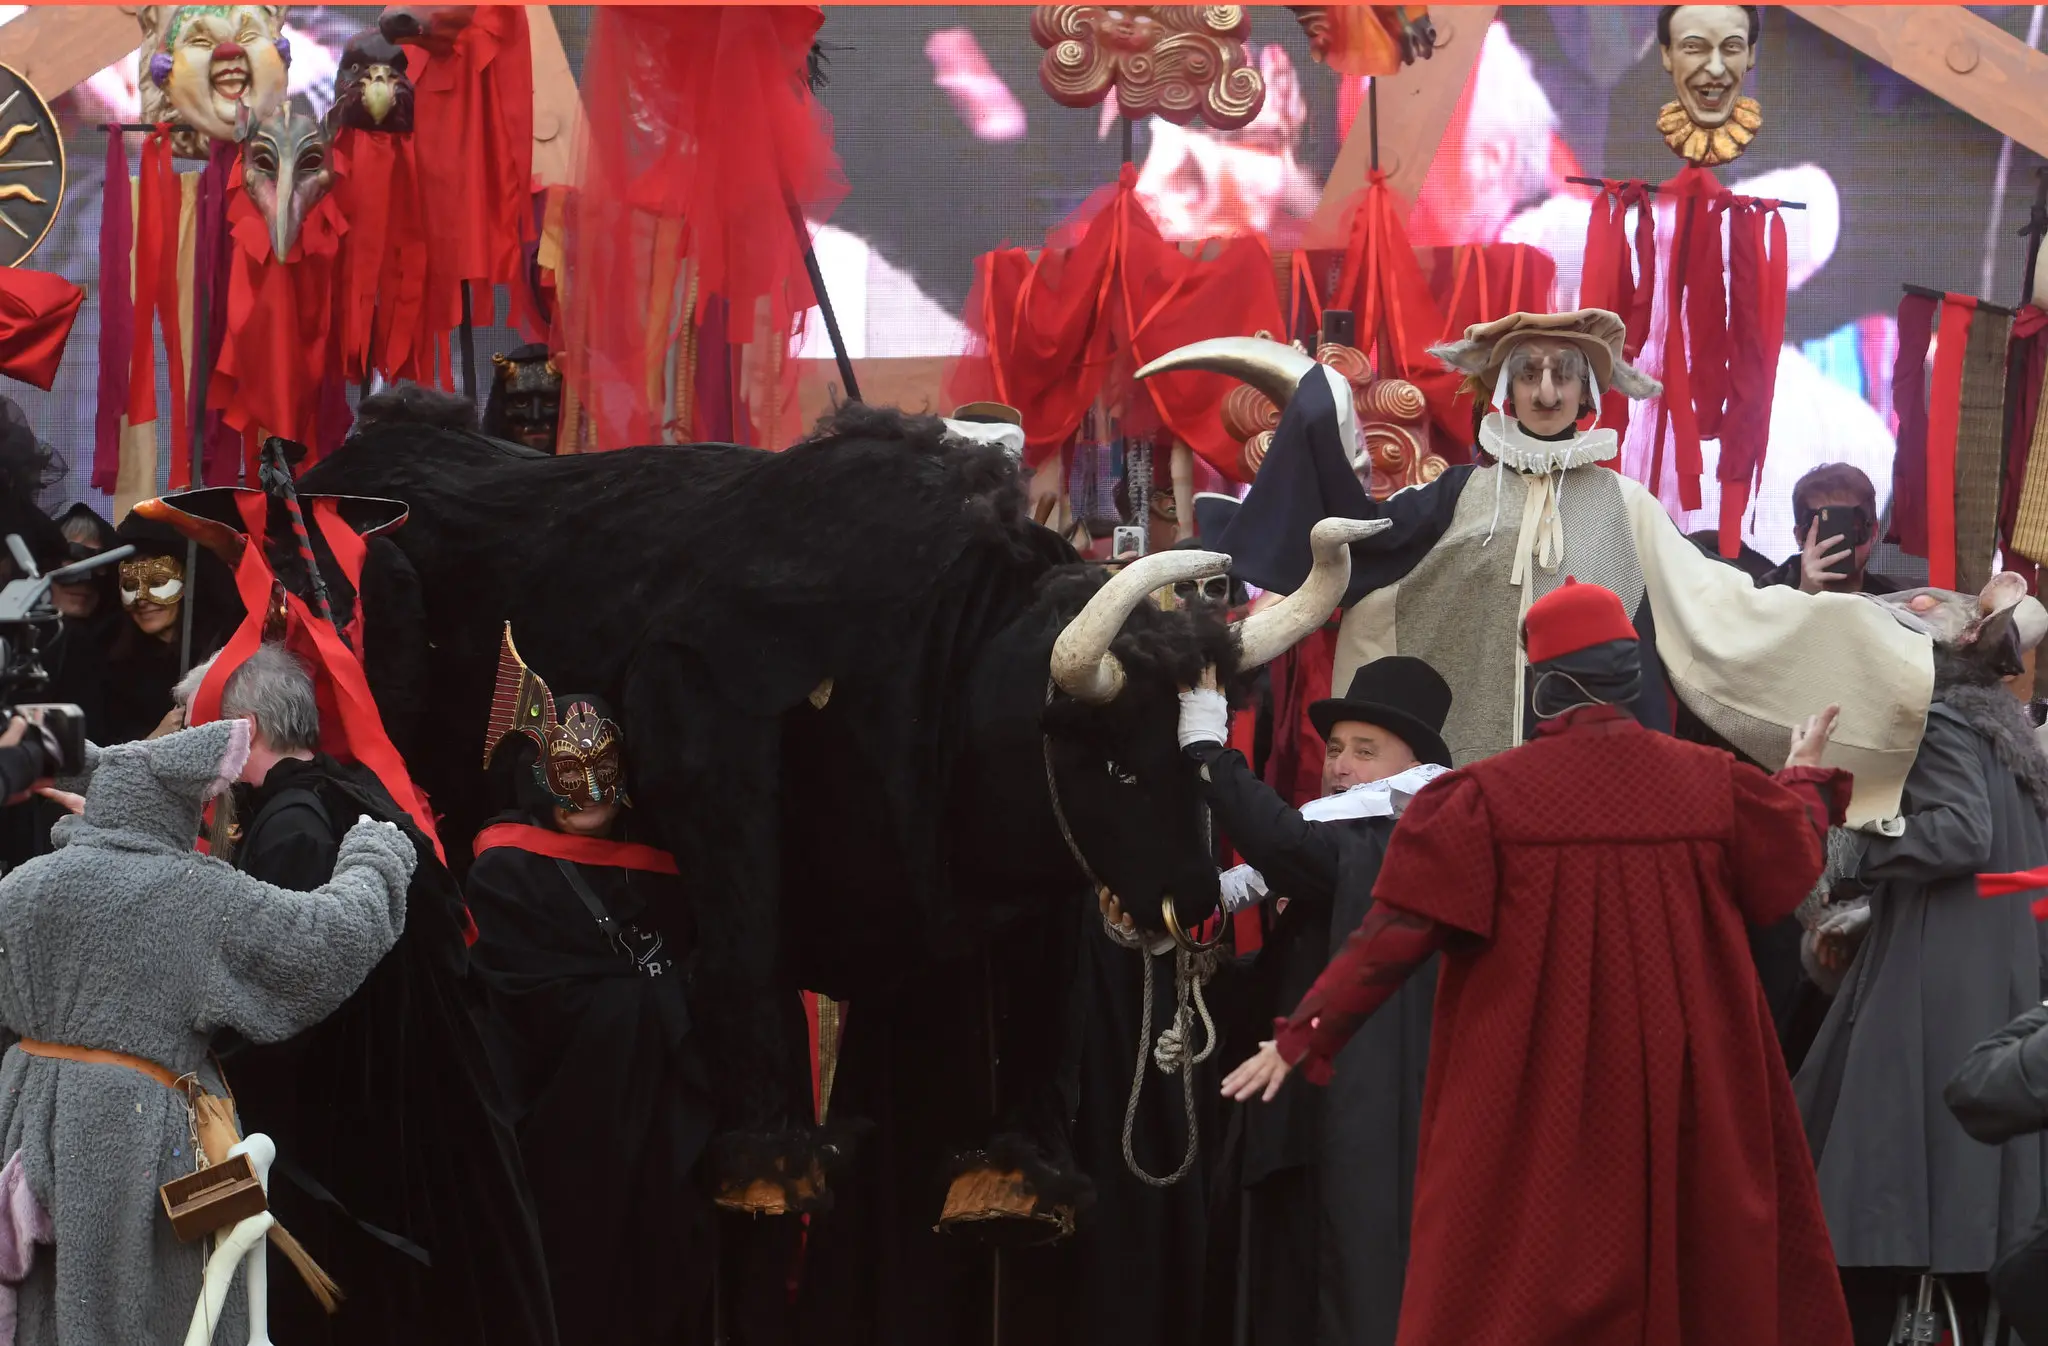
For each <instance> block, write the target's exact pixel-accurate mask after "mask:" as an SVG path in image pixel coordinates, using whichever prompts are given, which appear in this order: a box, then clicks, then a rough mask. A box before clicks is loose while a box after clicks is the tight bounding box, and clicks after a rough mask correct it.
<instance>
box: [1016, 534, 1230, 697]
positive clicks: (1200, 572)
mask: <svg viewBox="0 0 2048 1346" xmlns="http://www.w3.org/2000/svg"><path fill="white" fill-rule="evenodd" d="M1229 570H1230V558H1229V557H1228V556H1225V555H1223V554H1222V553H1220V552H1213V551H1162V552H1154V553H1152V555H1150V556H1145V557H1140V558H1139V559H1138V560H1135V561H1133V562H1131V563H1130V564H1129V565H1127V566H1125V567H1124V568H1123V569H1122V570H1119V571H1118V572H1117V573H1116V574H1114V575H1112V576H1110V578H1109V582H1108V583H1107V584H1105V585H1103V586H1102V587H1101V588H1100V589H1097V590H1096V591H1095V596H1094V597H1093V598H1091V599H1089V600H1088V606H1087V607H1084V608H1082V609H1081V610H1080V611H1079V612H1077V613H1075V614H1074V619H1073V620H1072V621H1070V622H1068V623H1067V627H1066V630H1064V631H1062V632H1060V638H1059V639H1058V640H1056V641H1054V642H1053V646H1052V680H1053V683H1054V685H1055V686H1057V687H1058V688H1059V689H1060V690H1061V691H1063V692H1065V693H1066V694H1067V695H1068V696H1071V697H1073V698H1074V699H1075V700H1076V701H1087V702H1090V703H1092V704H1094V705H1098V706H1100V705H1106V704H1108V703H1109V702H1111V701H1114V700H1116V697H1117V693H1119V692H1121V691H1123V689H1124V666H1123V664H1122V663H1120V662H1119V661H1118V660H1117V657H1116V656H1115V655H1113V654H1111V653H1110V652H1109V642H1110V641H1112V640H1115V639H1116V634H1117V632H1119V631H1121V630H1123V629H1124V619H1125V618H1126V617H1129V616H1130V615H1131V611H1132V610H1133V609H1134V608H1136V607H1137V606H1138V604H1140V603H1142V602H1144V601H1145V597H1146V595H1148V594H1150V593H1152V592H1153V591H1155V590H1158V589H1164V588H1167V587H1169V586H1170V585H1175V584H1179V583H1180V582H1181V581H1183V580H1197V579H1204V578H1206V577H1208V576H1210V575H1222V574H1227V573H1229Z"/></svg>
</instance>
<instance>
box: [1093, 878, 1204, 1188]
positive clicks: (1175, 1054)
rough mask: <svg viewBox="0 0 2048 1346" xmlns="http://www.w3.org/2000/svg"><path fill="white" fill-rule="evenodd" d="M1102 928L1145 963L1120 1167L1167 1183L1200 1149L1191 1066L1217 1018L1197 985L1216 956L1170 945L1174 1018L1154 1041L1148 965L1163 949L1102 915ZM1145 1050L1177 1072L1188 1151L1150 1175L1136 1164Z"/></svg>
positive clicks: (1164, 1068) (1156, 1183) (1188, 1167)
mask: <svg viewBox="0 0 2048 1346" xmlns="http://www.w3.org/2000/svg"><path fill="white" fill-rule="evenodd" d="M1102 928H1103V930H1104V931H1105V932H1106V933H1107V934H1108V935H1109V937H1110V939H1111V940H1112V941H1114V942H1115V943H1117V944H1121V945H1123V947H1125V948H1127V949H1130V950H1132V951H1134V952H1135V953H1136V954H1137V955H1138V959H1139V962H1140V964H1141V966H1142V967H1143V968H1144V993H1143V994H1144V1000H1143V1003H1142V1005H1141V1007H1140V1009H1139V1012H1138V1061H1137V1065H1136V1066H1135V1067H1134V1068H1133V1070H1132V1073H1131V1096H1130V1099H1129V1100H1128V1101H1127V1102H1126V1103H1125V1104H1124V1137H1123V1139H1124V1167H1126V1168H1128V1169H1130V1171H1131V1174H1132V1176H1133V1177H1135V1178H1137V1179H1138V1181H1140V1182H1142V1183H1145V1184H1146V1185H1148V1186H1151V1187H1171V1186H1173V1185H1174V1184H1175V1183H1177V1182H1179V1181H1180V1180H1181V1179H1182V1178H1185V1177H1186V1176H1187V1175H1188V1174H1189V1172H1190V1171H1192V1170H1193V1169H1194V1166H1195V1158H1196V1156H1197V1155H1198V1154H1199V1153H1200V1150H1201V1128H1200V1125H1199V1123H1198V1122H1197V1120H1196V1117H1195V1067H1196V1066H1199V1065H1200V1064H1202V1062H1204V1061H1206V1060H1208V1059H1209V1055H1210V1053H1211V1052H1214V1051H1215V1050H1216V1021H1215V1020H1214V1019H1212V1018H1211V1017H1210V1016H1209V1002H1208V1001H1207V999H1206V998H1204V996H1203V994H1202V988H1203V986H1205V985H1206V984H1207V983H1208V980H1209V978H1211V977H1213V976H1215V975H1216V964H1217V958H1218V955H1217V954H1216V952H1215V951H1214V950H1209V951H1205V952H1201V953H1194V952H1190V951H1189V950H1186V949H1175V950H1174V976H1173V980H1174V996H1173V1022H1172V1023H1171V1024H1169V1025H1168V1026H1167V1027H1166V1028H1165V1029H1164V1030H1163V1031H1161V1032H1160V1034H1159V1037H1158V1039H1157V1040H1156V1041H1155V1040H1154V1039H1153V1037H1152V1003H1153V993H1154V988H1153V972H1152V964H1153V963H1154V962H1155V961H1156V960H1157V959H1158V958H1160V957H1163V956H1164V951H1163V950H1162V951H1160V952H1158V953H1155V952H1154V951H1153V950H1152V949H1150V948H1148V947H1146V944H1145V940H1144V938H1143V937H1142V936H1140V935H1138V934H1137V933H1136V932H1134V931H1130V930H1125V929H1124V928H1123V927H1121V926H1119V925H1117V924H1116V923H1115V922H1113V921H1111V920H1110V919H1109V917H1108V916H1107V915H1105V916H1104V917H1103V919H1102ZM1169 947H1171V946H1170V944H1169ZM1197 1018H1199V1019H1200V1020H1201V1023H1202V1049H1201V1050H1200V1051H1198V1052H1195V1053H1193V1054H1192V1055H1190V1054H1189V1043H1188V1039H1189V1035H1190V1033H1191V1031H1192V1030H1193V1028H1194V1021H1195V1020H1196V1019H1197ZM1148 1055H1149V1056H1150V1057H1151V1064H1152V1065H1154V1066H1156V1067H1157V1068H1158V1070H1159V1073H1160V1074H1162V1075H1169V1076H1170V1075H1179V1076H1180V1085H1181V1099H1182V1103H1183V1106H1184V1110H1185V1114H1186V1123H1187V1136H1188V1145H1187V1153H1186V1154H1184V1155H1182V1156H1181V1161H1180V1167H1179V1168H1177V1169H1175V1170H1174V1171H1173V1172H1171V1173H1169V1174H1167V1175H1166V1176H1165V1177H1163V1178H1160V1177H1154V1176H1153V1175H1152V1174H1150V1173H1147V1172H1146V1171H1145V1170H1144V1168H1143V1166H1142V1165H1140V1164H1139V1163H1138V1156H1137V1151H1136V1148H1135V1139H1134V1138H1135V1135H1136V1132H1137V1127H1138V1100H1139V1099H1140V1098H1142V1097H1143V1096H1144V1092H1145V1067H1146V1057H1147V1056H1148Z"/></svg>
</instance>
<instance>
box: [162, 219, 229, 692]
mask: <svg viewBox="0 0 2048 1346" xmlns="http://www.w3.org/2000/svg"><path fill="white" fill-rule="evenodd" d="M193 227H194V228H195V230H196V229H197V227H198V221H197V219H196V218H195V219H194V221H193ZM213 245H214V240H212V239H211V238H195V239H194V240H193V246H194V247H195V248H211V247H213ZM198 273H199V269H198V266H197V264H196V254H195V264H194V266H193V274H194V275H195V276H196V275H198ZM223 280H224V277H222V276H221V275H220V274H219V273H218V272H215V273H214V275H213V282H214V284H216V285H219V284H221V283H222V282H223ZM212 325H213V296H212V295H211V294H195V295H193V296H192V373H193V375H194V377H193V379H192V382H193V384H195V385H197V386H195V387H194V388H193V390H192V485H193V487H194V488H195V489H196V488H198V487H202V486H204V485H206V385H207V382H208V378H207V375H208V374H210V373H211V372H212V370H213V353H212V351H211V350H209V349H208V347H209V346H210V345H211V343H212V339H213V334H212V332H211V331H210V330H209V329H210V328H211V327H212ZM183 372H184V371H182V370H176V369H174V370H172V371H171V377H172V378H177V377H179V376H180V375H181V374H182V373H183ZM198 579H199V543H198V542H197V541H196V540H194V539H192V538H187V539H186V540H185V602H184V607H183V611H181V612H180V613H179V614H178V616H179V626H180V628H181V630H180V633H179V637H178V676H179V677H183V676H184V675H185V674H186V673H188V672H190V671H191V669H192V622H193V616H192V612H193V609H194V608H195V607H196V606H197V602H196V600H197V598H198V596H199V588H198Z"/></svg>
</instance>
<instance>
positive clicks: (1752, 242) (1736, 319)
mask: <svg viewBox="0 0 2048 1346" xmlns="http://www.w3.org/2000/svg"><path fill="white" fill-rule="evenodd" d="M1716 209H1717V210H1725V211H1726V213H1727V214H1728V218H1729V227H1728V236H1729V256H1728V268H1729V284H1728V294H1729V315H1728V337H1729V341H1728V351H1729V355H1728V404H1727V409H1726V412H1725V414H1724V416H1723V419H1722V424H1721V458H1720V462H1719V464H1718V467H1717V469H1716V472H1715V476H1716V477H1717V478H1718V479H1719V481H1720V485H1721V509H1720V520H1719V526H1720V540H1721V555H1723V556H1724V557H1728V558H1729V559H1731V560H1732V559H1733V558H1734V557H1736V556H1737V555H1739V554H1740V553H1741V549H1742V516H1743V514H1744V513H1745V512H1746V511H1747V510H1748V508H1749V501H1750V497H1751V493H1752V492H1753V491H1754V489H1755V488H1756V485H1757V483H1758V482H1759V481H1760V480H1761V479H1762V476H1763V465H1764V454H1765V451H1766V450H1767V449H1768V447H1769V444H1770V435H1771V401H1772V396H1773V394H1774V392H1775V391H1776V387H1777V370H1778V352H1779V350H1780V349H1781V348H1782V347H1783V346H1784V344H1785V287H1786V281H1787V265H1786V255H1785V222H1784V219H1783V217H1782V215H1781V214H1780V213H1779V210H1778V203H1777V202H1775V201H1755V200H1750V199H1748V198H1746V197H1735V196H1724V197H1723V198H1721V200H1720V201H1718V202H1717V203H1716ZM1767 225H1768V231H1767V227H1766V226H1767ZM1767 232H1768V237H1769V240H1770V247H1769V248H1768V249H1766V247H1765V238H1766V233H1767Z"/></svg>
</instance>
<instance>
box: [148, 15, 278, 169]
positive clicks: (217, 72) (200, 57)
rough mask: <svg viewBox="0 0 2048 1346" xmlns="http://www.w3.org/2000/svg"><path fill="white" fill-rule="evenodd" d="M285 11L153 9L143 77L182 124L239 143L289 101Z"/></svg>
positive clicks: (214, 136)
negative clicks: (286, 97) (286, 99)
mask: <svg viewBox="0 0 2048 1346" xmlns="http://www.w3.org/2000/svg"><path fill="white" fill-rule="evenodd" d="M284 10H285V7H284V6H283V5H176V6H150V7H147V8H145V9H144V10H142V11H141V12H140V13H139V14H138V18H140V19H141V21H142V25H143V35H144V42H143V54H144V59H145V61H146V66H145V70H144V77H145V79H146V81H147V82H148V83H149V84H151V85H153V86H154V87H155V88H156V89H157V90H159V91H161V93H162V94H163V96H164V97H165V99H166V100H167V101H168V102H169V103H170V107H171V111H172V112H173V114H174V119H175V120H176V121H178V122H180V123H182V124H183V125H185V126H188V127H191V128H193V129H194V130H197V131H200V132H202V133H203V134H205V135H208V136H211V137H212V138H213V139H215V140H227V141H237V140H240V139H242V138H243V137H244V136H245V135H246V134H247V133H248V131H249V128H250V127H252V126H254V125H256V124H257V123H259V122H261V121H263V120H264V119H265V118H266V117H268V116H270V115H271V114H272V113H273V112H275V111H277V109H279V108H280V107H282V106H284V101H285V93H286V67H287V66H289V65H290V63H291V47H290V45H289V44H288V43H287V42H286V41H285V40H284V36H283V24H284ZM145 112H147V109H145Z"/></svg>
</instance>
